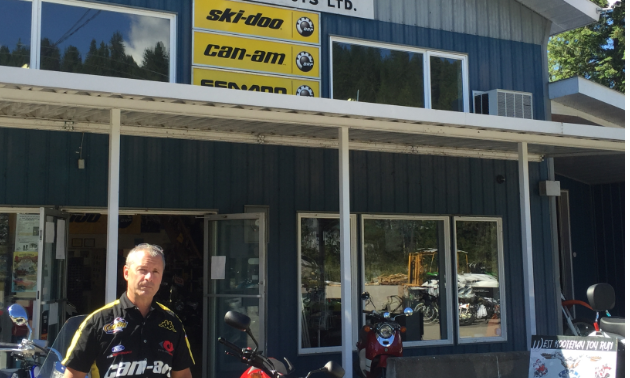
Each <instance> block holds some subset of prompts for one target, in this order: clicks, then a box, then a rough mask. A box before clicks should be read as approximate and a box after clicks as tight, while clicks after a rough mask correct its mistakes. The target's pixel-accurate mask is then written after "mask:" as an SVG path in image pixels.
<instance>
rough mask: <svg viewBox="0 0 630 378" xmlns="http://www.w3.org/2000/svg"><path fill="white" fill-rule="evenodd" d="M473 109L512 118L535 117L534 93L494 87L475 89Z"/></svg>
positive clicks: (480, 112)
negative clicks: (488, 89) (484, 90)
mask: <svg viewBox="0 0 630 378" xmlns="http://www.w3.org/2000/svg"><path fill="white" fill-rule="evenodd" d="M473 99H474V101H473V110H474V112H475V113H476V114H490V115H498V116H502V117H512V118H527V119H532V118H534V110H533V108H532V94H531V93H528V92H516V91H506V90H503V89H493V90H491V91H487V92H481V91H473Z"/></svg>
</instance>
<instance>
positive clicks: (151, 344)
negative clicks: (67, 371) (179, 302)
mask: <svg viewBox="0 0 630 378" xmlns="http://www.w3.org/2000/svg"><path fill="white" fill-rule="evenodd" d="M194 363H195V362H194V360H193V357H192V352H191V350H190V344H189V343H188V339H187V338H186V332H185V331H184V326H183V325H182V323H181V321H180V320H179V318H178V317H177V316H176V315H175V314H174V313H173V311H171V310H169V309H168V308H167V307H166V306H164V305H162V304H160V303H157V302H156V301H155V300H153V303H152V304H151V309H150V311H149V313H148V314H147V317H146V318H144V317H143V316H142V314H141V313H140V310H138V308H137V307H136V306H135V305H134V304H133V303H131V301H130V300H129V298H127V293H123V295H122V296H121V297H120V299H117V300H115V301H114V302H112V303H109V304H107V305H105V306H104V307H103V308H101V309H99V310H96V311H95V312H93V313H92V314H90V315H89V316H88V317H87V318H86V319H85V320H84V321H83V323H81V325H80V326H79V329H78V330H77V332H76V333H75V335H74V338H73V339H72V343H71V344H70V348H68V353H67V355H66V358H65V359H64V360H63V361H62V364H63V365H65V366H67V367H70V368H72V369H75V370H78V371H81V372H88V371H91V372H92V378H114V377H124V376H141V377H143V378H152V377H170V376H171V370H175V371H179V370H184V369H186V368H188V367H190V366H192V365H193V364H194Z"/></svg>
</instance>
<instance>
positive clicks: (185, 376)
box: [63, 368, 192, 378]
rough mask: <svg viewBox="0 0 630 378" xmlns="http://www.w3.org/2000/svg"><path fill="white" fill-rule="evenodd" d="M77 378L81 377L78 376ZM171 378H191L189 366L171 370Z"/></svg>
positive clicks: (75, 377)
mask: <svg viewBox="0 0 630 378" xmlns="http://www.w3.org/2000/svg"><path fill="white" fill-rule="evenodd" d="M63 378H72V377H66V376H65V375H64V377H63ZM74 378H77V376H76V375H75V376H74ZM79 378H83V377H79ZM171 378H192V373H191V372H190V368H186V369H184V370H178V371H175V370H171Z"/></svg>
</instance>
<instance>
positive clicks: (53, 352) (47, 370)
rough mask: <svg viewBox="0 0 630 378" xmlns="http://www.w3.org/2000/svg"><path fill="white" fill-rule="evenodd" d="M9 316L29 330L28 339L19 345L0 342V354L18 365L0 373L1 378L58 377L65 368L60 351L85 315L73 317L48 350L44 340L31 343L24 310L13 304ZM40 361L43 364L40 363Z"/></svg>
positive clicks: (31, 339)
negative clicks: (7, 354) (13, 358)
mask: <svg viewBox="0 0 630 378" xmlns="http://www.w3.org/2000/svg"><path fill="white" fill-rule="evenodd" d="M9 317H10V318H11V321H12V322H13V323H15V325H17V326H26V327H27V328H28V337H27V338H26V339H22V341H21V342H20V343H18V344H13V343H0V352H7V353H11V356H13V357H15V358H16V359H17V360H19V361H20V362H21V364H20V365H21V366H20V367H19V368H15V369H2V370H0V377H2V378H4V377H6V378H9V377H10V378H48V377H51V378H60V377H62V376H63V373H64V371H65V367H64V366H62V365H61V361H62V360H63V356H62V355H61V353H60V352H59V351H64V352H65V351H66V350H67V349H68V346H69V345H70V342H71V341H72V337H73V336H74V333H75V332H76V330H77V329H78V328H79V325H80V324H81V322H82V321H83V319H85V316H74V317H72V318H70V319H68V321H66V323H65V324H64V326H63V327H62V328H61V330H60V331H59V334H58V335H57V338H56V339H55V342H54V343H53V345H52V346H51V347H48V346H46V340H33V338H32V335H33V330H32V329H31V327H30V326H29V325H28V315H27V313H26V310H25V309H24V307H22V306H20V305H19V304H13V305H11V306H10V307H9ZM42 360H43V362H42Z"/></svg>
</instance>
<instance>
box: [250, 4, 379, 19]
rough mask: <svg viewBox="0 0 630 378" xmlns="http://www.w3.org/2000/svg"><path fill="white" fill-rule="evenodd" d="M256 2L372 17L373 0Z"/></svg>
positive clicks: (351, 15)
mask: <svg viewBox="0 0 630 378" xmlns="http://www.w3.org/2000/svg"><path fill="white" fill-rule="evenodd" d="M257 2H259V3H267V4H274V5H284V6H286V7H293V8H300V9H307V10H310V11H315V12H326V13H335V14H340V15H343V16H350V17H360V18H369V19H371V20H373V19H374V0H257Z"/></svg>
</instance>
